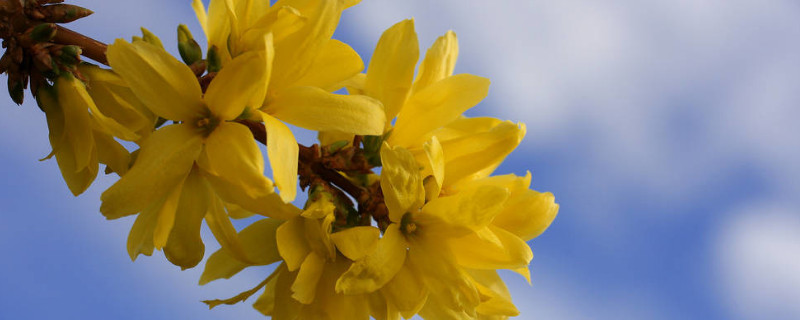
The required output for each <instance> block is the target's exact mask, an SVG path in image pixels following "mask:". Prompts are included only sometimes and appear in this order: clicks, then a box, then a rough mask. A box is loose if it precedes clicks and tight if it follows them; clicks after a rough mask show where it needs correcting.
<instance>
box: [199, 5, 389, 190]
mask: <svg viewBox="0 0 800 320" xmlns="http://www.w3.org/2000/svg"><path fill="white" fill-rule="evenodd" d="M353 4H355V3H354V2H353V1H342V0H324V1H310V0H282V1H278V2H277V3H275V5H273V6H271V7H270V6H269V2H267V1H252V0H246V1H223V0H212V1H211V2H210V4H209V8H208V13H206V11H205V9H204V6H203V3H202V2H200V1H199V0H195V1H194V2H193V7H194V9H195V12H196V14H197V16H198V20H199V21H200V24H201V25H202V26H203V29H204V30H205V31H206V37H207V38H208V43H209V47H210V48H213V49H212V50H211V51H210V52H215V53H214V54H218V55H219V56H220V57H221V60H222V63H223V65H225V64H227V63H229V62H228V61H229V60H230V59H235V57H237V56H239V55H241V54H245V53H247V52H250V51H253V50H266V51H267V52H268V57H269V59H268V60H267V61H266V63H265V64H264V65H263V68H266V70H267V71H266V72H267V75H268V77H267V78H266V79H267V80H268V81H263V82H262V83H261V85H263V86H264V89H265V91H264V92H263V93H262V95H265V97H262V98H264V99H263V100H262V101H263V105H252V106H251V107H255V108H256V109H259V110H258V114H259V115H260V117H261V120H263V122H264V125H265V126H266V130H267V133H268V134H267V138H268V139H269V141H268V142H267V148H268V151H267V152H268V153H269V160H270V165H271V166H272V171H273V177H274V179H275V182H276V185H277V186H278V189H280V191H281V197H282V198H283V200H284V201H291V200H294V198H295V188H296V185H297V159H298V148H297V141H296V140H295V138H294V135H293V134H292V132H291V131H290V130H289V128H288V127H287V126H286V125H284V124H283V123H282V122H281V121H278V120H282V121H285V122H288V123H290V124H293V125H296V126H298V127H301V128H305V129H309V130H316V131H323V130H337V131H343V132H347V133H350V134H359V135H362V134H363V135H378V134H381V133H382V130H383V126H384V122H383V121H382V120H383V108H381V106H380V103H379V102H378V101H375V100H374V99H371V98H369V97H366V96H346V95H336V94H331V93H329V92H328V91H333V90H336V89H338V88H340V87H341V85H340V84H339V83H341V82H343V81H344V80H347V79H348V78H350V77H352V76H353V75H355V74H357V73H359V72H360V71H361V70H362V69H363V68H364V64H363V62H362V61H361V58H360V57H359V56H358V54H357V53H356V52H355V51H353V49H352V48H350V46H348V45H346V44H344V43H342V42H340V41H338V40H333V39H330V38H331V36H332V35H333V31H334V30H335V28H336V25H337V24H338V21H339V16H340V15H341V12H342V10H344V9H345V8H346V7H349V6H352V5H353ZM264 34H270V35H271V36H270V37H269V41H267V42H266V44H265V43H264V41H263V39H262V38H261V37H263V35H264ZM210 55H212V54H211V53H210ZM254 67H257V66H254Z"/></svg>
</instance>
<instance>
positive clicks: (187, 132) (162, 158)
mask: <svg viewBox="0 0 800 320" xmlns="http://www.w3.org/2000/svg"><path fill="white" fill-rule="evenodd" d="M201 149H202V141H201V136H200V135H198V134H197V132H196V131H195V130H194V128H193V127H192V126H190V125H188V124H178V125H170V126H167V127H164V128H161V129H159V130H158V131H156V132H155V133H153V134H152V135H151V136H150V137H149V138H147V140H145V141H144V142H143V144H142V148H141V149H139V156H138V157H137V158H136V162H135V163H134V164H133V167H131V169H130V171H128V173H127V174H126V175H125V176H123V177H122V178H121V179H119V181H117V182H116V183H115V184H114V185H112V186H111V187H110V188H108V190H106V191H105V192H103V195H102V196H101V197H100V199H101V200H102V201H103V204H102V205H101V206H100V212H102V213H103V215H104V216H105V217H106V218H108V219H116V218H120V217H123V216H126V215H130V214H134V213H137V212H139V211H142V210H143V209H145V208H146V207H148V206H149V205H150V204H151V203H153V202H154V201H158V200H160V199H161V198H162V197H164V196H165V195H166V194H167V193H168V192H169V191H171V190H172V189H173V188H174V187H175V186H176V185H177V184H178V183H180V182H181V181H183V179H184V178H185V177H186V175H187V174H189V170H191V168H192V164H193V163H194V161H195V159H197V157H198V155H199V154H200V150H201Z"/></svg>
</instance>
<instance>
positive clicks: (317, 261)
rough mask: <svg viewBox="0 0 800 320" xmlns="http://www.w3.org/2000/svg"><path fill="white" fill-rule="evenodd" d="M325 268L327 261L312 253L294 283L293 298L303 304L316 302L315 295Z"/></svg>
mask: <svg viewBox="0 0 800 320" xmlns="http://www.w3.org/2000/svg"><path fill="white" fill-rule="evenodd" d="M324 267H325V259H323V258H322V257H320V256H319V255H317V254H316V253H314V252H311V254H309V255H308V256H306V259H305V260H304V261H303V264H302V265H301V266H300V272H298V273H297V278H296V279H295V280H294V283H292V298H294V299H295V300H297V301H298V302H300V303H302V304H309V303H312V302H314V295H315V294H316V293H317V282H319V278H320V276H322V271H323V269H324Z"/></svg>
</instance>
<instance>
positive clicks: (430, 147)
mask: <svg viewBox="0 0 800 320" xmlns="http://www.w3.org/2000/svg"><path fill="white" fill-rule="evenodd" d="M422 148H423V149H424V150H425V159H424V160H425V161H424V162H423V163H425V164H426V165H425V169H424V170H422V176H423V177H425V178H426V179H427V178H428V176H431V177H433V182H430V183H428V184H427V185H425V193H426V194H425V198H426V199H436V198H438V197H439V192H440V191H441V189H442V186H443V185H444V159H445V158H444V151H443V150H442V145H441V144H440V143H439V139H437V138H436V137H435V136H433V137H431V139H430V140H428V141H427V142H425V144H423V145H422Z"/></svg>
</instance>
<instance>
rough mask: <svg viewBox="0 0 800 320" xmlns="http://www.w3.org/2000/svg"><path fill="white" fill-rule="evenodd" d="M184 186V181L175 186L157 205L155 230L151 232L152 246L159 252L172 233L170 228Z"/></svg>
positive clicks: (172, 224)
mask: <svg viewBox="0 0 800 320" xmlns="http://www.w3.org/2000/svg"><path fill="white" fill-rule="evenodd" d="M184 184H186V180H185V179H184V180H183V181H181V182H180V183H178V185H176V186H175V187H174V188H173V189H172V190H171V191H170V192H169V194H168V195H167V196H166V198H165V199H164V200H163V201H162V202H161V204H160V205H158V206H157V207H158V209H157V210H158V211H157V213H156V215H157V216H158V218H156V219H157V222H156V227H155V230H154V231H153V245H155V246H156V249H158V250H161V249H162V248H164V246H165V245H167V241H169V235H170V233H171V232H172V227H173V226H174V225H175V215H176V212H177V210H178V205H179V204H180V201H181V191H183V186H184Z"/></svg>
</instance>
